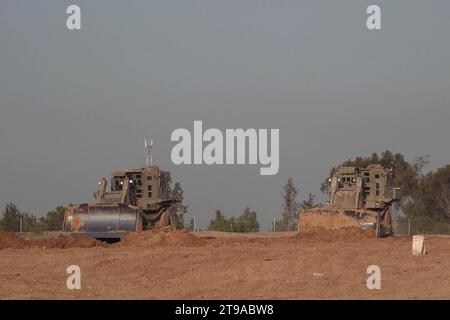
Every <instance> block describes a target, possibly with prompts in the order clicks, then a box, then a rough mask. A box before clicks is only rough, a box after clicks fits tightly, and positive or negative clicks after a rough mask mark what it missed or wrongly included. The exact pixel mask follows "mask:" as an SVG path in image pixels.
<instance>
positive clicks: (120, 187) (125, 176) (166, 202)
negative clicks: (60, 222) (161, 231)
mask: <svg viewBox="0 0 450 320" xmlns="http://www.w3.org/2000/svg"><path fill="white" fill-rule="evenodd" d="M169 182H170V173H169V172H167V171H162V170H160V169H159V167H158V166H153V165H147V166H146V167H144V168H140V169H131V170H120V171H116V172H113V174H112V176H111V186H110V189H111V190H110V191H109V192H107V191H106V187H107V181H106V179H104V178H102V179H101V180H100V181H99V182H98V190H97V191H96V192H94V198H95V200H96V201H95V202H94V203H83V204H79V205H75V206H71V207H69V208H68V209H67V211H66V213H65V215H64V226H63V231H64V232H66V233H69V234H70V235H78V236H84V237H93V238H97V239H113V238H116V239H117V238H121V237H122V236H124V235H126V234H127V233H129V232H136V231H142V230H146V229H150V228H155V227H165V226H172V227H173V228H175V226H176V217H175V215H174V213H173V210H171V209H172V208H173V206H174V205H175V204H176V203H177V202H180V200H179V199H178V197H177V196H176V195H173V194H172V193H171V192H170V184H169Z"/></svg>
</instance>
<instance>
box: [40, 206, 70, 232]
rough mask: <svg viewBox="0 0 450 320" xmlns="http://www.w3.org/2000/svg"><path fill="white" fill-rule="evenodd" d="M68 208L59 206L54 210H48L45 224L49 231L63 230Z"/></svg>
mask: <svg viewBox="0 0 450 320" xmlns="http://www.w3.org/2000/svg"><path fill="white" fill-rule="evenodd" d="M65 212H66V208H65V207H63V206H58V207H56V208H55V209H54V210H52V211H49V212H47V216H46V218H45V226H46V228H45V229H46V230H47V231H61V230H62V227H63V223H64V213H65Z"/></svg>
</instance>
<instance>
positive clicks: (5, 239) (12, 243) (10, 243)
mask: <svg viewBox="0 0 450 320" xmlns="http://www.w3.org/2000/svg"><path fill="white" fill-rule="evenodd" d="M27 246H28V243H27V241H26V240H25V239H23V238H21V237H18V236H16V235H15V234H13V233H10V232H6V231H0V250H1V249H8V248H10V249H23V248H26V247H27Z"/></svg>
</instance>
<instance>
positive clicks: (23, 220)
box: [0, 203, 66, 233]
mask: <svg viewBox="0 0 450 320" xmlns="http://www.w3.org/2000/svg"><path fill="white" fill-rule="evenodd" d="M65 211H66V208H65V207H63V206H58V207H56V208H55V209H54V210H52V211H49V212H47V214H46V215H45V217H37V216H35V215H33V214H30V213H26V212H22V211H20V210H19V209H18V208H17V206H16V205H15V204H14V203H8V204H6V206H5V208H4V209H3V212H2V217H1V218H0V230H3V231H8V232H20V231H22V232H35V233H41V232H44V231H61V230H62V227H63V222H64V212H65Z"/></svg>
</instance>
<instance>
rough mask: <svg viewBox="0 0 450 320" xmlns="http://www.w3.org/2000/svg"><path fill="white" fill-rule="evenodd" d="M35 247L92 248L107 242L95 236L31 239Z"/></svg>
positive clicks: (102, 245)
mask: <svg viewBox="0 0 450 320" xmlns="http://www.w3.org/2000/svg"><path fill="white" fill-rule="evenodd" d="M30 242H31V245H32V246H33V247H41V248H47V249H69V248H92V247H104V246H106V245H107V244H105V243H103V242H101V241H99V240H96V239H94V238H78V237H71V238H59V239H39V240H30Z"/></svg>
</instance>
